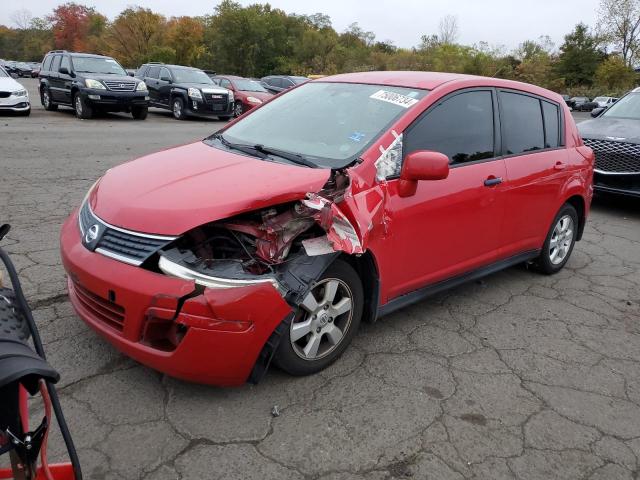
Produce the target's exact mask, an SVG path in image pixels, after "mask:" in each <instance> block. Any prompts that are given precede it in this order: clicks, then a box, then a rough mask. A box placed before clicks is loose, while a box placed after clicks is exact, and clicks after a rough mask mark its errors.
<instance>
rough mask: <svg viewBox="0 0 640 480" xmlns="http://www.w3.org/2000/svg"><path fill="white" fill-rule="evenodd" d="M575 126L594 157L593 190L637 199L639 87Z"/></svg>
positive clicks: (639, 178)
mask: <svg viewBox="0 0 640 480" xmlns="http://www.w3.org/2000/svg"><path fill="white" fill-rule="evenodd" d="M592 115H595V116H596V118H594V119H592V120H588V121H585V122H581V123H580V124H578V128H579V131H580V134H581V135H582V139H583V141H584V143H585V145H588V146H589V147H591V148H592V149H593V151H594V152H595V155H596V163H595V170H594V183H593V187H594V189H595V190H596V191H600V192H609V193H616V194H622V195H629V196H635V197H640V88H636V89H635V90H633V91H632V92H630V93H628V94H627V95H625V96H624V97H622V98H621V99H620V100H618V101H617V102H615V103H613V104H612V105H610V106H609V107H607V108H606V109H605V108H603V107H599V108H597V109H595V110H594V111H593V112H592Z"/></svg>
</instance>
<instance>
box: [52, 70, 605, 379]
mask: <svg viewBox="0 0 640 480" xmlns="http://www.w3.org/2000/svg"><path fill="white" fill-rule="evenodd" d="M301 112H302V113H301ZM305 115H306V116H305ZM221 133H222V136H218V137H215V138H214V137H212V138H209V139H206V140H205V141H203V142H198V143H194V144H191V145H186V146H183V147H178V148H173V149H169V150H165V151H163V152H159V153H157V154H153V155H148V156H146V157H143V158H141V159H139V160H136V161H133V162H129V163H126V164H123V165H120V166H118V167H115V168H113V169H111V170H109V171H108V172H107V173H106V174H105V176H104V177H103V178H102V179H101V180H100V181H99V182H97V183H96V185H95V186H94V188H93V189H92V190H91V191H90V193H89V194H88V195H87V199H86V201H85V202H84V203H83V205H82V206H81V208H79V209H78V210H76V211H75V212H74V213H73V214H72V215H71V216H70V217H69V219H68V220H67V221H66V223H65V224H64V226H63V228H62V233H61V253H62V259H63V264H64V267H65V269H66V271H67V273H68V276H69V280H68V283H69V296H70V299H71V302H72V304H73V306H74V307H75V309H76V311H77V312H78V314H79V315H80V317H81V318H82V319H83V320H84V321H85V322H86V323H87V324H88V325H90V326H91V327H92V328H93V329H94V330H95V331H97V332H98V333H99V334H100V335H101V336H103V337H104V338H105V339H106V340H107V341H109V342H110V343H111V344H113V345H114V346H115V347H116V348H118V349H119V350H121V351H122V352H123V353H125V354H126V355H129V356H130V357H132V358H134V359H136V360H138V361H139V362H141V363H143V364H145V365H149V366H150V367H152V368H155V369H157V370H160V371H162V372H165V373H167V374H169V375H171V376H174V377H178V378H183V379H186V380H190V381H195V382H202V383H209V384H216V385H239V384H242V383H243V382H245V381H247V379H251V380H257V379H259V377H260V376H261V372H263V370H264V368H266V367H267V366H268V364H269V361H270V360H271V357H272V356H274V355H275V358H276V360H277V361H278V364H279V365H280V366H281V367H283V368H284V369H285V370H287V371H290V372H292V373H297V374H301V373H310V372H312V371H318V370H320V369H322V368H324V367H326V366H327V365H328V364H329V363H330V362H331V361H333V360H335V358H337V357H338V356H339V355H340V354H341V353H342V351H343V350H344V348H346V346H345V344H346V345H348V342H349V341H350V339H351V338H352V336H353V333H352V331H349V330H348V328H351V326H352V325H355V327H353V329H355V328H357V324H358V323H359V321H360V318H363V319H364V320H375V318H376V317H378V316H380V315H384V314H386V313H389V312H391V311H394V310H396V309H398V308H401V307H402V306H404V305H407V304H409V303H411V302H414V301H417V300H419V299H421V298H424V297H425V296H427V295H429V294H432V293H434V292H437V291H440V290H442V289H444V288H446V287H450V286H454V285H457V284H459V283H462V282H463V281H468V280H470V279H475V278H478V277H480V276H482V275H486V274H489V273H491V272H495V271H497V270H499V269H501V268H506V267H508V266H511V265H514V264H516V263H521V262H525V261H535V262H537V263H538V265H539V267H540V268H541V269H542V270H543V271H544V272H545V273H555V272H556V271H558V270H560V269H561V268H562V267H563V266H564V264H565V263H566V261H567V260H568V258H569V255H570V254H571V251H572V249H573V242H575V241H576V240H579V239H580V237H581V235H582V231H583V228H584V224H585V221H586V218H587V216H588V213H589V207H590V203H591V197H592V176H593V161H594V157H593V153H592V151H591V150H590V149H589V148H587V147H585V146H584V145H583V144H582V140H581V139H580V137H579V135H578V132H577V129H576V126H575V124H574V122H573V119H572V117H571V114H570V113H569V110H568V108H567V106H566V104H565V102H564V101H563V100H562V98H561V97H560V96H559V95H557V94H555V93H552V92H550V91H548V90H544V89H542V88H539V87H535V86H532V85H527V84H522V83H517V82H512V81H507V80H500V79H494V78H483V77H472V76H465V75H454V74H445V73H425V72H367V73H360V74H347V75H337V76H334V77H328V78H323V79H321V80H318V81H312V82H309V83H306V84H304V85H302V86H299V87H297V88H293V89H291V90H288V91H287V92H286V93H285V94H281V95H278V96H276V97H274V98H273V99H272V100H270V101H269V102H267V103H265V104H264V105H261V106H258V107H256V108H254V109H252V110H251V112H250V113H248V114H246V115H243V116H242V118H240V119H238V120H236V121H235V122H231V123H229V124H228V125H227V126H226V127H225V128H224V129H223V130H222V131H221ZM447 160H448V161H447ZM309 166H311V167H316V168H309ZM336 259H338V260H339V262H338V260H336ZM335 262H338V263H339V265H337V264H335ZM340 262H341V263H340ZM331 267H335V268H333V270H332V268H331ZM325 271H327V272H332V273H331V275H335V276H337V280H339V282H338V281H336V282H335V283H333V284H332V281H333V280H332V279H327V278H323V277H322V275H323V274H324V272H325ZM354 277H355V280H354ZM323 282H324V283H323ZM318 285H324V286H322V287H318ZM316 289H317V290H316ZM314 292H316V293H314ZM336 292H339V293H338V297H336V299H337V300H336V303H335V304H331V305H329V303H328V302H329V301H328V300H327V298H328V297H329V296H330V295H333V296H335V295H336ZM310 295H312V296H311V297H310ZM323 295H324V299H322V298H320V297H322V296H323ZM333 296H332V297H331V298H333ZM314 297H315V298H314ZM323 302H324V303H323ZM323 305H324V310H323ZM347 311H348V313H344V312H347ZM340 315H348V318H347V317H339V316H340ZM334 316H335V318H334ZM356 316H357V318H356ZM339 318H343V319H346V320H344V321H342V322H341V323H339V322H338V320H339ZM334 320H335V323H332V322H334ZM338 324H339V325H340V328H341V330H340V328H339V329H338V331H337V330H336V328H338V327H336V326H337V325H338ZM316 334H317V336H316ZM325 334H326V336H324V335H325ZM345 338H347V340H346V341H345V342H344V344H340V342H342V341H343V339H345ZM301 339H302V340H301ZM314 339H315V340H314ZM318 339H319V340H318ZM316 340H317V342H316V343H317V344H314V343H313V342H315V341H316ZM323 341H328V342H329V343H328V344H327V343H321V342H323ZM318 345H320V346H318ZM339 345H342V346H341V347H340V348H337V347H338V346H339ZM285 347H287V348H288V350H287V348H285ZM334 347H336V348H334ZM285 350H286V351H285ZM291 362H293V363H291ZM305 365H312V367H309V368H307V367H306V366H305ZM261 368H262V370H261Z"/></svg>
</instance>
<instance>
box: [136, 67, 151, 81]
mask: <svg viewBox="0 0 640 480" xmlns="http://www.w3.org/2000/svg"><path fill="white" fill-rule="evenodd" d="M148 69H149V67H148V66H147V65H143V66H142V67H140V68H139V69H138V71H137V72H136V77H138V78H144V77H145V73H147V70H148Z"/></svg>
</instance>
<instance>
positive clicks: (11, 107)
mask: <svg viewBox="0 0 640 480" xmlns="http://www.w3.org/2000/svg"><path fill="white" fill-rule="evenodd" d="M30 108H31V102H29V95H23V96H21V97H14V96H11V97H6V98H0V111H11V112H24V111H27V110H29V109H30Z"/></svg>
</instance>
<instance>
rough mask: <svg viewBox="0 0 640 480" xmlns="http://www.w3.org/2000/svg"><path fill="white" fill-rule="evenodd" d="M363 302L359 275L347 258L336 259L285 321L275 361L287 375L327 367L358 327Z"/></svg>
mask: <svg viewBox="0 0 640 480" xmlns="http://www.w3.org/2000/svg"><path fill="white" fill-rule="evenodd" d="M328 287H329V288H328ZM336 299H337V300H336ZM363 304H364V292H363V289H362V282H361V281H360V277H358V274H357V273H356V271H355V270H354V269H353V268H352V267H351V265H349V264H348V263H347V262H345V261H343V260H340V259H338V260H336V261H335V262H334V263H333V264H332V265H331V266H330V267H329V268H328V269H327V270H326V271H325V273H324V274H323V275H322V276H321V277H320V279H319V280H318V282H316V284H315V285H314V287H313V288H312V289H311V291H310V292H309V294H307V297H306V298H305V300H304V302H303V304H302V305H301V306H300V307H299V308H298V311H297V312H296V314H295V317H294V318H293V321H287V322H288V325H287V328H286V330H285V334H284V335H283V336H282V339H281V341H280V345H279V346H278V350H277V351H276V355H275V358H274V361H275V363H276V365H277V366H278V367H280V368H281V369H282V370H284V371H285V372H287V373H289V374H291V375H310V374H312V373H316V372H319V371H321V370H323V369H325V368H327V367H328V366H329V365H331V364H332V363H333V362H334V361H336V360H337V359H338V358H339V357H340V355H342V353H343V352H344V351H345V350H346V348H347V347H348V346H349V344H350V343H351V340H352V339H353V337H354V335H355V334H356V332H357V331H358V328H359V326H360V321H361V319H362V309H363ZM348 305H349V306H350V308H348ZM347 308H348V309H347Z"/></svg>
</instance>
